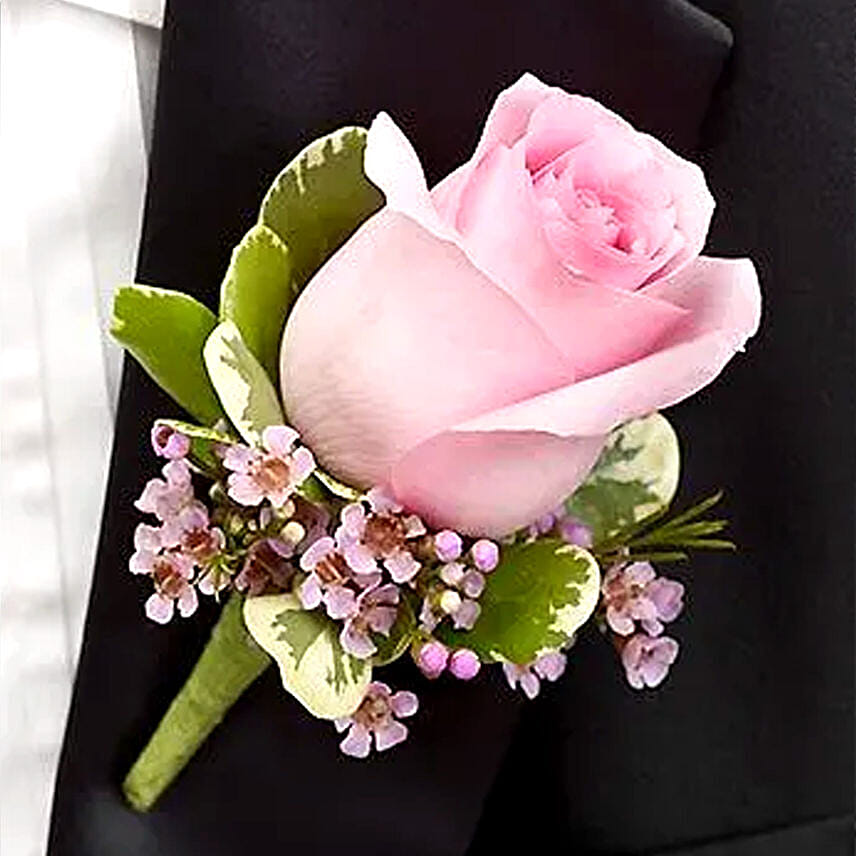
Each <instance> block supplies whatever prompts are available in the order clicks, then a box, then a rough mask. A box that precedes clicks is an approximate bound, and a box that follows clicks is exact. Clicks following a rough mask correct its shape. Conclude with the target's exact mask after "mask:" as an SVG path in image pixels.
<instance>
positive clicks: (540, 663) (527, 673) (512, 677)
mask: <svg viewBox="0 0 856 856" xmlns="http://www.w3.org/2000/svg"><path fill="white" fill-rule="evenodd" d="M567 660H568V658H567V657H566V656H565V655H564V654H563V653H562V652H561V651H548V652H546V653H544V654H541V655H540V656H539V657H537V658H536V659H535V660H534V661H533V662H532V663H527V664H524V665H517V664H515V663H503V664H502V670H503V671H504V672H505V678H506V680H507V681H508V685H509V686H510V687H511V689H515V688H516V687H517V685H518V684H520V689H522V690H523V692H524V693H525V694H526V697H527V698H529V699H533V698H535V696H537V695H538V693H539V692H540V690H541V679H543V680H546V681H557V680H558V679H559V678H560V677H561V676H562V674H563V673H564V671H565V666H566V665H567Z"/></svg>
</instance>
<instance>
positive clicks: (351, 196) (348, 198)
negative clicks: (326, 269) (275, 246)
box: [259, 127, 383, 289]
mask: <svg viewBox="0 0 856 856" xmlns="http://www.w3.org/2000/svg"><path fill="white" fill-rule="evenodd" d="M366 133H367V132H366V131H365V129H364V128H350V127H349V128H341V129H340V130H338V131H334V132H333V133H332V134H328V135H327V136H325V137H321V139H319V140H316V141H315V142H314V143H311V144H310V145H309V146H307V147H306V148H305V149H303V151H302V152H300V154H299V155H298V156H297V157H296V158H295V159H294V160H293V161H291V163H290V164H289V165H288V166H287V167H286V168H285V169H284V170H283V171H282V172H281V173H280V174H279V175H278V176H277V178H276V180H275V181H274V183H273V185H272V186H271V188H270V190H268V192H267V195H266V196H265V198H264V200H263V202H262V207H261V212H260V214H259V222H260V223H263V224H264V225H265V226H268V227H269V228H271V229H273V231H274V232H276V234H277V235H279V237H280V238H281V239H282V240H283V241H284V242H285V244H286V245H287V246H288V248H289V251H290V253H291V261H292V265H293V270H294V280H295V285H296V286H297V288H298V289H300V288H302V287H303V286H304V285H305V284H306V282H307V281H308V279H309V278H310V277H311V276H312V274H314V273H315V271H316V270H318V268H319V267H321V264H322V263H323V262H324V261H325V260H326V259H327V258H328V257H329V256H330V255H332V254H333V253H334V252H335V251H336V250H337V249H338V248H339V247H340V246H341V245H342V244H343V243H344V242H345V240H346V239H347V238H349V237H350V235H351V234H352V233H353V232H354V230H355V229H356V228H357V226H359V225H360V224H361V223H362V222H363V221H364V220H366V219H367V218H368V217H369V216H370V215H372V214H374V212H375V211H377V210H378V209H379V208H380V207H381V206H382V205H383V195H382V194H381V193H380V191H379V190H378V189H377V188H376V187H375V186H374V185H373V184H372V183H371V182H370V181H369V180H368V179H367V178H366V176H365V173H364V172H363V153H364V151H365V147H366Z"/></svg>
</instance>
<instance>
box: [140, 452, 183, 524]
mask: <svg viewBox="0 0 856 856" xmlns="http://www.w3.org/2000/svg"><path fill="white" fill-rule="evenodd" d="M162 472H163V475H164V478H163V479H151V480H150V481H149V482H148V483H147V484H146V486H145V488H143V492H142V494H141V495H140V498H139V499H138V500H137V501H136V502H135V503H134V506H135V507H136V508H137V509H139V510H140V511H142V512H144V513H146V514H154V515H155V516H156V517H157V518H158V519H159V520H162V521H166V520H169V519H170V518H172V517H174V516H175V515H176V514H178V513H179V512H180V511H181V510H182V509H183V508H185V507H187V506H188V505H190V503H192V502H194V498H193V484H192V482H191V478H190V467H189V466H188V465H187V462H186V461H184V460H175V461H170V462H169V463H168V464H166V465H164V468H163V471H162Z"/></svg>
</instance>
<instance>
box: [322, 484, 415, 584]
mask: <svg viewBox="0 0 856 856" xmlns="http://www.w3.org/2000/svg"><path fill="white" fill-rule="evenodd" d="M365 500H366V502H367V503H368V505H369V510H368V512H367V511H366V509H365V506H364V505H363V503H362V502H355V503H352V504H350V505H347V506H345V508H343V509H342V513H341V515H340V520H341V525H340V526H339V528H338V529H337V530H336V544H337V546H338V548H339V550H340V552H341V553H342V555H343V556H344V557H345V559H346V561H347V563H348V565H350V566H351V567H352V568H353V569H354V570H355V571H356V572H357V573H360V574H369V573H373V572H376V571H377V570H378V567H377V563H378V561H383V565H384V567H385V568H386V570H387V571H388V573H389V575H390V577H391V578H392V580H393V582H395V583H406V582H409V581H410V580H412V579H413V577H415V576H416V574H417V573H418V572H419V568H420V567H421V565H420V563H419V562H418V561H417V560H416V559H415V558H414V556H413V554H412V552H411V551H410V549H409V544H408V542H410V541H412V540H413V539H415V538H419V537H421V536H422V535H424V534H425V532H426V529H425V525H424V524H423V523H422V521H421V520H420V519H419V518H418V517H416V515H413V514H410V515H406V514H403V513H402V508H401V506H400V505H398V504H397V503H396V502H395V501H394V500H393V499H391V498H390V497H389V496H388V495H387V494H385V493H384V492H383V491H382V490H380V489H379V488H372V489H371V490H370V491H369V492H368V493H367V494H366V497H365Z"/></svg>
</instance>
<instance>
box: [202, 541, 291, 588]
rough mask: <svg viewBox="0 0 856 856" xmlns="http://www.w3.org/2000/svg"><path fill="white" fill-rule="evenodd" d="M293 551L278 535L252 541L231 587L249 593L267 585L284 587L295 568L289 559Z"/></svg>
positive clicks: (268, 586) (267, 586)
mask: <svg viewBox="0 0 856 856" xmlns="http://www.w3.org/2000/svg"><path fill="white" fill-rule="evenodd" d="M293 553H294V549H293V547H292V545H291V544H288V543H287V542H285V541H281V540H280V539H278V538H262V539H260V540H258V541H256V542H255V543H254V544H253V545H252V547H250V549H249V551H248V553H247V556H246V558H245V559H244V564H243V565H242V566H241V570H240V572H239V573H238V575H237V576H236V577H235V588H236V589H237V590H238V591H245V592H246V593H247V594H248V595H249V596H250V597H255V596H256V595H259V594H262V593H263V592H265V591H267V590H268V589H271V588H273V589H276V590H278V591H284V590H285V589H287V588H288V586H289V584H290V583H291V581H292V579H293V578H294V575H295V573H296V572H297V571H296V568H295V567H294V565H293V564H292V563H291V562H290V561H289V559H290V558H291V557H292V555H293ZM201 587H202V586H201V584H200V588H201Z"/></svg>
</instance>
